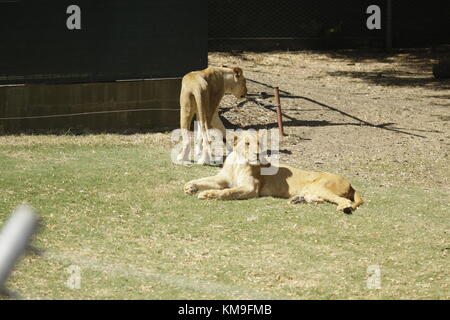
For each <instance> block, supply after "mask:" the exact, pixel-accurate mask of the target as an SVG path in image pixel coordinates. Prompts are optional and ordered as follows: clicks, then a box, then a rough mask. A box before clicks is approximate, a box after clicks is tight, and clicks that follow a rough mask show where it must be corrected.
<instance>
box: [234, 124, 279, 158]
mask: <svg viewBox="0 0 450 320" xmlns="http://www.w3.org/2000/svg"><path fill="white" fill-rule="evenodd" d="M265 137H266V136H265V132H264V131H255V130H244V131H242V132H240V133H238V134H237V135H235V136H234V137H233V139H234V143H233V144H234V147H233V151H235V152H236V153H238V154H239V160H240V161H242V162H246V163H248V164H250V165H256V166H260V165H267V164H268V162H267V159H266V154H267V151H266V150H263V149H265V144H264V139H265ZM269 165H270V164H269Z"/></svg>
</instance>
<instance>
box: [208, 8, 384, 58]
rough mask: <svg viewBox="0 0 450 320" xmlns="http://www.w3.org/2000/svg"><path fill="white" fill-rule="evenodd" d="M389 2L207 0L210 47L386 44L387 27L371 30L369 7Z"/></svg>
mask: <svg viewBox="0 0 450 320" xmlns="http://www.w3.org/2000/svg"><path fill="white" fill-rule="evenodd" d="M373 4H375V5H378V6H379V7H380V8H381V10H382V11H384V9H385V5H386V0H353V1H351V0H335V1H329V0H279V1H273V0H263V1H261V0H246V1H243V0H209V1H208V5H209V7H208V11H209V43H210V49H215V50H220V49H222V48H225V47H226V46H227V44H233V43H238V42H239V43H240V44H241V45H242V46H244V47H245V43H246V42H247V43H249V44H251V43H256V42H258V43H259V45H261V48H263V47H264V45H265V44H267V45H269V47H270V44H271V43H276V42H282V43H290V44H294V43H299V44H300V45H306V46H308V44H310V46H312V47H317V46H332V47H334V46H344V47H345V46H347V43H350V44H352V43H353V44H354V43H357V42H361V41H362V42H364V43H366V44H367V43H368V44H369V45H370V44H371V43H376V44H377V45H383V42H384V37H385V36H384V34H385V29H384V28H383V29H381V30H376V29H375V30H369V29H368V28H367V26H366V21H367V18H368V16H369V15H368V14H367V13H366V10H367V7H369V6H370V5H373Z"/></svg>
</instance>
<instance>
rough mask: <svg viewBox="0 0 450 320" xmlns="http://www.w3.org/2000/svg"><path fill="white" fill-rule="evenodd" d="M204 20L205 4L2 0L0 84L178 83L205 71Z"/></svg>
mask: <svg viewBox="0 0 450 320" xmlns="http://www.w3.org/2000/svg"><path fill="white" fill-rule="evenodd" d="M73 4H75V5H77V6H78V7H79V8H80V15H79V16H78V17H80V21H81V24H80V29H69V28H68V26H67V21H68V19H69V20H70V18H71V16H72V14H73V11H70V10H69V13H67V11H68V7H69V6H70V5H73ZM206 15H207V3H206V0H189V1H182V0H151V1H149V0H133V1H127V0H76V1H74V0H71V1H68V0H0V84H1V83H3V84H5V83H6V84H12V83H32V82H39V83H58V82H61V83H67V82H99V81H113V80H125V79H145V78H166V77H180V76H182V75H183V74H185V73H186V72H188V71H191V70H194V69H201V68H204V67H205V66H206V65H207V51H208V49H207V19H205V17H206ZM70 21H72V22H73V20H70Z"/></svg>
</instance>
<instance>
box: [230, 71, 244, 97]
mask: <svg viewBox="0 0 450 320" xmlns="http://www.w3.org/2000/svg"><path fill="white" fill-rule="evenodd" d="M231 69H232V70H233V81H232V83H231V85H230V91H231V92H230V93H231V94H233V95H234V96H235V97H236V98H238V99H242V98H245V96H246V95H247V84H246V80H245V77H244V72H243V71H242V69H241V68H238V67H234V68H231Z"/></svg>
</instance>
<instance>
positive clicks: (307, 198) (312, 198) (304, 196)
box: [289, 192, 324, 204]
mask: <svg viewBox="0 0 450 320" xmlns="http://www.w3.org/2000/svg"><path fill="white" fill-rule="evenodd" d="M323 201H324V200H323V199H322V198H319V197H318V196H316V195H314V194H311V193H304V192H302V193H301V194H300V195H298V196H294V197H292V198H291V199H290V200H289V203H290V204H297V203H303V202H307V203H311V202H323Z"/></svg>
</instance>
